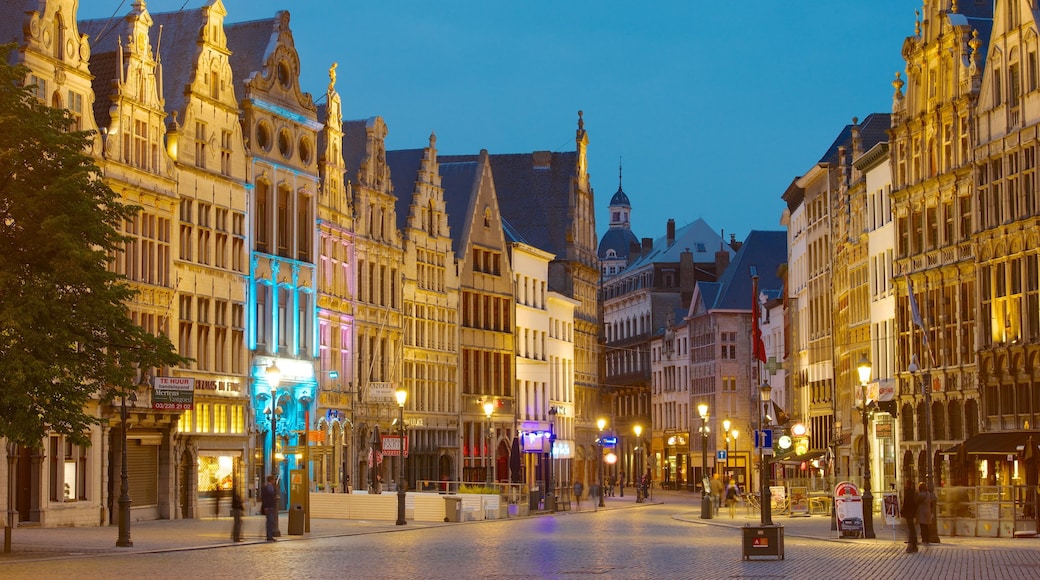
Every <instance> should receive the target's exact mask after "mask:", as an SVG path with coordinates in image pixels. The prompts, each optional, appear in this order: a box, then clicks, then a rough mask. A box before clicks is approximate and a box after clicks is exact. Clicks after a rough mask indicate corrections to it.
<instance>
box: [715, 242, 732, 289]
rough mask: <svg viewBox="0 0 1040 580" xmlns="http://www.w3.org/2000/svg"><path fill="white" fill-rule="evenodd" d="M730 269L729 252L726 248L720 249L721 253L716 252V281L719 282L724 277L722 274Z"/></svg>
mask: <svg viewBox="0 0 1040 580" xmlns="http://www.w3.org/2000/svg"><path fill="white" fill-rule="evenodd" d="M728 267H729V252H727V251H726V250H725V249H724V248H719V251H717V252H715V280H716V281H717V280H718V279H719V278H721V277H722V273H723V272H725V271H726V268H728Z"/></svg>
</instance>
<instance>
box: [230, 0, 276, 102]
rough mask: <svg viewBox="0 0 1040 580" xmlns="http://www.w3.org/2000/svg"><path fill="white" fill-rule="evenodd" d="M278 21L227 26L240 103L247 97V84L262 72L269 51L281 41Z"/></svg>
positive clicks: (235, 83)
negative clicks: (254, 75) (279, 39)
mask: <svg viewBox="0 0 1040 580" xmlns="http://www.w3.org/2000/svg"><path fill="white" fill-rule="evenodd" d="M277 30H278V18H277V17H273V18H263V19H260V20H249V21H246V22H235V23H232V24H228V23H227V22H225V23H224V32H225V34H226V35H227V46H228V49H230V50H231V56H230V57H229V58H228V62H229V63H230V64H231V76H232V78H234V82H233V86H234V89H235V95H236V96H237V98H238V99H242V98H243V97H245V89H244V88H242V87H244V86H245V82H246V81H247V80H249V77H251V76H252V75H253V73H258V72H262V71H263V69H264V62H265V61H266V59H267V55H268V51H270V50H273V49H274V46H275V43H276V42H277V41H278V34H277Z"/></svg>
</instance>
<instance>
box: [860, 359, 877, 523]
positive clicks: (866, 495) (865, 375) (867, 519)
mask: <svg viewBox="0 0 1040 580" xmlns="http://www.w3.org/2000/svg"><path fill="white" fill-rule="evenodd" d="M856 371H857V372H859V384H860V389H861V390H862V392H863V412H862V413H861V415H862V417H863V537H865V538H873V537H875V536H874V495H873V494H872V493H871V492H870V436H869V432H870V424H869V418H868V415H867V414H868V412H869V411H868V409H867V382H869V381H870V361H869V360H867V357H863V358H861V359H860V361H859V366H857V367H856Z"/></svg>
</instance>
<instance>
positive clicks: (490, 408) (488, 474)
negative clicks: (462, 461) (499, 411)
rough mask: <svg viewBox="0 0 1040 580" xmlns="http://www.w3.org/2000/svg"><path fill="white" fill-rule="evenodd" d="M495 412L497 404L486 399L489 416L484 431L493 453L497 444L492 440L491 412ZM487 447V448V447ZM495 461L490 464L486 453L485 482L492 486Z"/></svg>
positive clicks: (485, 413) (485, 412) (486, 442)
mask: <svg viewBox="0 0 1040 580" xmlns="http://www.w3.org/2000/svg"><path fill="white" fill-rule="evenodd" d="M494 412H495V404H494V403H493V402H491V401H484V415H486V416H487V427H486V429H485V431H484V444H485V445H487V446H488V447H490V448H491V453H492V454H494V453H495V445H494V442H493V441H492V440H491V414H492V413H494ZM485 449H487V448H486V447H485ZM494 467H495V466H494V462H493V461H492V464H491V465H488V454H487V453H486V452H485V453H484V483H485V484H486V485H487V486H488V487H491V470H492V469H494Z"/></svg>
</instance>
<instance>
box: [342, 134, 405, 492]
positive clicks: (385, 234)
mask: <svg viewBox="0 0 1040 580" xmlns="http://www.w3.org/2000/svg"><path fill="white" fill-rule="evenodd" d="M386 135H387V126H386V122H385V121H383V119H382V118H380V117H373V118H370V119H366V120H352V121H347V122H345V123H344V124H343V160H344V163H345V164H346V168H347V173H346V177H345V180H346V182H347V184H348V185H347V187H348V188H349V190H350V194H351V197H352V200H353V203H354V258H355V265H354V269H355V272H356V274H357V281H356V283H357V293H356V296H355V300H354V320H353V322H354V341H355V342H354V344H355V352H354V357H353V358H354V365H355V370H354V374H353V377H354V389H356V390H357V395H356V396H357V401H358V404H357V406H356V410H355V417H354V420H355V421H357V430H358V431H357V441H358V446H359V449H358V450H359V451H360V456H359V457H354V458H353V459H354V462H355V463H356V466H355V469H354V473H356V474H357V476H356V477H355V478H354V479H355V483H354V486H355V487H356V488H358V489H365V488H366V486H367V485H371V484H373V483H374V482H375V481H376V480H377V479H378V478H380V477H381V478H382V479H383V481H385V482H390V481H393V480H394V479H396V478H395V477H394V476H393V474H396V473H397V469H396V468H395V466H396V463H395V462H396V461H397V460H399V458H395V459H393V460H391V461H381V460H380V459H381V454H382V440H381V437H382V433H381V432H380V429H381V430H382V431H383V432H385V431H386V430H387V429H389V428H390V426H391V424H392V423H393V422H394V420H395V419H396V418H397V415H398V409H397V402H396V400H395V399H394V392H395V390H396V389H397V387H399V386H401V385H402V383H401V378H402V375H401V371H402V365H403V352H402V341H403V333H404V314H403V312H404V310H403V302H402V282H403V275H404V272H403V270H402V265H403V263H404V258H403V251H404V246H403V241H402V239H401V232H400V231H399V230H398V228H397V223H398V221H397V208H396V204H397V198H396V197H395V196H394V191H393V183H392V181H391V177H390V166H389V164H388V163H387V157H386ZM409 398H410V399H411V398H412V397H411V394H409ZM413 405H414V400H410V401H408V402H406V403H405V406H406V409H407V410H409V411H410V410H411V409H412V408H414V407H413ZM370 449H371V452H369V450H370ZM369 456H371V458H372V459H371V460H370V459H369ZM391 469H393V470H392V471H391Z"/></svg>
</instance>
